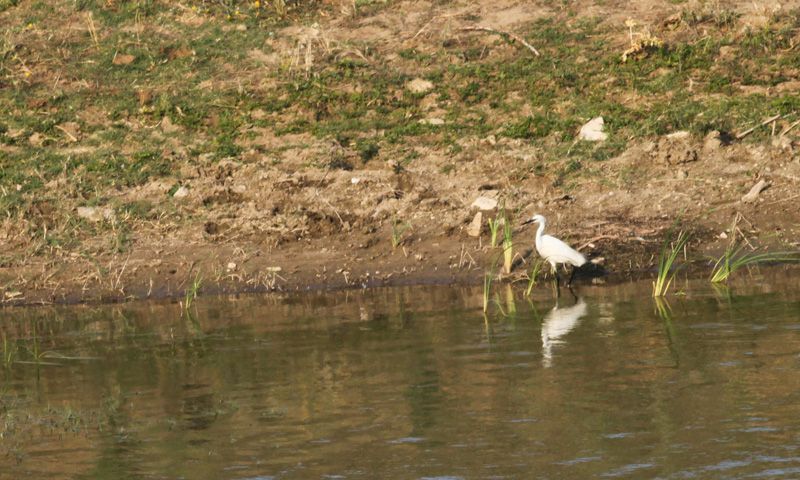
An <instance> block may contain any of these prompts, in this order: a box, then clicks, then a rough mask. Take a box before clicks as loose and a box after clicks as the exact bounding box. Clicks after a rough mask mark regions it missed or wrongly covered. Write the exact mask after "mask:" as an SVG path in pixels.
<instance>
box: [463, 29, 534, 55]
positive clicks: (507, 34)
mask: <svg viewBox="0 0 800 480" xmlns="http://www.w3.org/2000/svg"><path fill="white" fill-rule="evenodd" d="M459 30H461V31H462V32H488V33H494V34H497V35H500V36H503V37H508V38H510V39H511V40H514V41H515V42H519V43H521V44H522V45H524V46H525V48H527V49H528V50H530V51H531V52H533V54H534V55H536V56H537V57H538V56H539V55H540V54H539V51H538V50H536V48H534V46H533V45H531V44H530V43H528V42H526V41H525V39H524V38H522V37H520V36H519V35H517V34H515V33H511V32H504V31H502V30H495V29H494V28H490V27H484V26H482V25H472V26H469V27H461V28H460V29H459Z"/></svg>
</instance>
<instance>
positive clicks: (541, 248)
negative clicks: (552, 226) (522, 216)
mask: <svg viewBox="0 0 800 480" xmlns="http://www.w3.org/2000/svg"><path fill="white" fill-rule="evenodd" d="M529 223H538V224H539V229H538V230H536V251H537V252H539V256H541V257H542V258H543V259H544V260H545V261H546V262H547V263H549V264H550V268H551V270H552V272H553V275H555V276H556V285H558V265H559V264H564V265H566V264H570V265H572V266H573V267H575V268H573V269H572V275H570V277H569V281H568V282H567V286H570V285H571V284H572V277H574V276H575V269H577V268H578V267H580V266H582V265H583V264H585V263H586V257H584V256H583V255H582V254H581V253H580V252H579V251H577V250H575V249H574V248H572V247H570V246H569V245H567V244H566V243H564V242H562V241H561V240H559V239H557V238H556V237H553V236H551V235H545V234H544V227H545V225H546V220H545V219H544V217H543V216H541V215H539V214H536V215H534V216H532V217H531V218H530V219H528V220H526V221H524V222H523V223H522V224H523V225H527V224H529Z"/></svg>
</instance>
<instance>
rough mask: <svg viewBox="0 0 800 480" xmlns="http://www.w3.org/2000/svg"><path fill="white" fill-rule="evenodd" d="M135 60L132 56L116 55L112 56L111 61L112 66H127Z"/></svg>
mask: <svg viewBox="0 0 800 480" xmlns="http://www.w3.org/2000/svg"><path fill="white" fill-rule="evenodd" d="M134 60H136V57H134V56H133V55H128V54H125V53H118V54H116V55H114V59H113V60H112V61H111V63H113V64H114V65H128V64H131V63H133V61H134Z"/></svg>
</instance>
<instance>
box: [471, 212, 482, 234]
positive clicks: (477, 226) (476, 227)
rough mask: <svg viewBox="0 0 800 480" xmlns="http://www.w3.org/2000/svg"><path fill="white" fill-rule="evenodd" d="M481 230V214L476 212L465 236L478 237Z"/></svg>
mask: <svg viewBox="0 0 800 480" xmlns="http://www.w3.org/2000/svg"><path fill="white" fill-rule="evenodd" d="M482 228H483V213H481V212H478V213H476V214H475V216H474V217H473V218H472V222H470V224H469V226H468V227H467V235H469V236H470V237H480V236H481V229H482Z"/></svg>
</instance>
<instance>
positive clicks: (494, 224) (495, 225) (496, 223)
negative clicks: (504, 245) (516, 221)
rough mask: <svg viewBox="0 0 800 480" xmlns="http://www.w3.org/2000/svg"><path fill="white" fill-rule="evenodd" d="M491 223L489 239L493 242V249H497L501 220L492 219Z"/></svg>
mask: <svg viewBox="0 0 800 480" xmlns="http://www.w3.org/2000/svg"><path fill="white" fill-rule="evenodd" d="M488 222H489V239H490V240H491V243H490V245H491V247H492V248H495V247H497V232H499V231H500V223H501V221H500V219H499V218H490V219H489V220H488Z"/></svg>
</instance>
